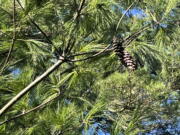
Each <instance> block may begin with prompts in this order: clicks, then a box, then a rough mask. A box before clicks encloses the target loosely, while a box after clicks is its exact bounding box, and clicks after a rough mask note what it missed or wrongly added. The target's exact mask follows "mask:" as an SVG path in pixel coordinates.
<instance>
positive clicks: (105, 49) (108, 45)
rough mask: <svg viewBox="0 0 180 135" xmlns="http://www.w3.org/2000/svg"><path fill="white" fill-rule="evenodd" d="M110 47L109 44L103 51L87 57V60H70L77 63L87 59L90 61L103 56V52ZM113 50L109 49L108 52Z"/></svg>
mask: <svg viewBox="0 0 180 135" xmlns="http://www.w3.org/2000/svg"><path fill="white" fill-rule="evenodd" d="M110 46H111V44H109V45H108V46H107V47H106V48H105V49H103V50H102V51H100V52H98V53H96V54H94V55H92V56H89V57H87V58H83V59H78V60H70V61H71V62H78V61H84V60H88V59H91V58H94V57H96V56H98V55H101V54H103V53H104V52H107V49H108V48H109V47H110ZM112 50H113V49H109V50H108V51H112Z"/></svg>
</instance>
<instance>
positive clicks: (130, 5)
mask: <svg viewBox="0 0 180 135" xmlns="http://www.w3.org/2000/svg"><path fill="white" fill-rule="evenodd" d="M135 2H136V1H134V2H133V3H132V4H131V5H130V6H129V7H128V8H127V9H126V11H125V12H124V14H123V15H122V16H121V18H120V19H119V21H118V24H117V26H116V31H117V30H118V27H119V25H120V23H121V21H122V19H123V17H124V16H125V15H126V13H127V12H128V11H129V10H130V8H131V7H132V6H133V5H134V4H135Z"/></svg>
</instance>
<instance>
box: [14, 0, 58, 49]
mask: <svg viewBox="0 0 180 135" xmlns="http://www.w3.org/2000/svg"><path fill="white" fill-rule="evenodd" d="M17 2H18V4H19V6H20V7H21V9H22V10H23V11H24V12H25V9H24V8H23V6H22V4H21V2H20V1H19V0H17ZM28 18H29V20H30V22H31V23H32V24H33V25H34V26H35V27H36V28H37V29H38V30H39V31H40V32H41V34H42V35H43V36H44V37H45V39H46V40H47V42H48V43H49V44H51V45H52V46H53V47H54V49H55V50H56V51H57V50H58V49H57V48H56V46H55V45H54V44H53V43H52V41H51V40H50V39H49V37H48V36H47V34H46V33H45V32H44V31H43V30H42V29H41V27H40V26H39V25H38V24H37V23H36V22H35V21H34V20H33V19H32V18H31V16H29V15H28ZM57 52H58V51H57Z"/></svg>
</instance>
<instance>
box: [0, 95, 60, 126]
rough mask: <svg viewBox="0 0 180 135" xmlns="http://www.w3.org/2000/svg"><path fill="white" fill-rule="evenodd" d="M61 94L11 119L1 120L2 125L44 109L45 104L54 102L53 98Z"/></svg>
mask: <svg viewBox="0 0 180 135" xmlns="http://www.w3.org/2000/svg"><path fill="white" fill-rule="evenodd" d="M59 96H60V94H58V95H56V96H55V97H54V98H52V99H50V100H48V101H46V102H44V103H42V104H40V105H38V106H36V107H34V108H32V109H30V110H28V111H26V112H23V113H21V114H18V115H16V116H14V117H12V118H10V119H7V120H5V121H3V122H1V123H0V125H3V124H5V123H7V122H10V121H12V120H15V119H17V118H20V117H22V116H25V115H26V114H29V113H31V112H33V111H37V110H39V109H42V108H43V107H44V106H45V105H47V104H48V103H50V102H52V101H53V100H55V99H56V98H57V97H59Z"/></svg>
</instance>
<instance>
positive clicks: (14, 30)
mask: <svg viewBox="0 0 180 135" xmlns="http://www.w3.org/2000/svg"><path fill="white" fill-rule="evenodd" d="M15 17H16V0H14V1H13V37H12V43H11V47H10V49H9V52H8V55H7V57H6V59H5V62H4V65H3V67H2V69H1V72H0V74H1V73H2V72H3V70H4V69H5V68H6V65H7V63H8V62H9V60H10V57H11V54H12V51H13V48H14V44H15V41H16V18H15Z"/></svg>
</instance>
